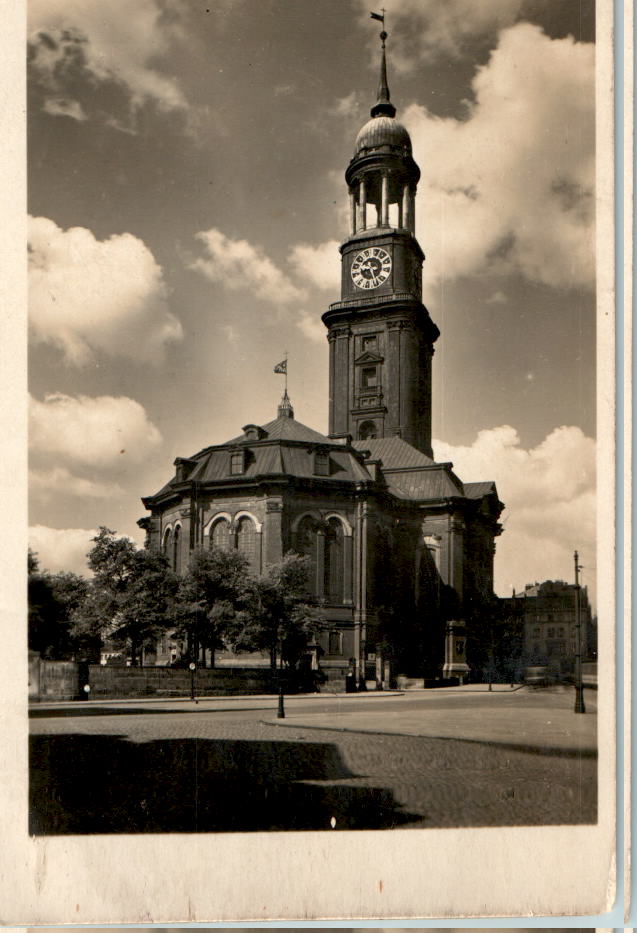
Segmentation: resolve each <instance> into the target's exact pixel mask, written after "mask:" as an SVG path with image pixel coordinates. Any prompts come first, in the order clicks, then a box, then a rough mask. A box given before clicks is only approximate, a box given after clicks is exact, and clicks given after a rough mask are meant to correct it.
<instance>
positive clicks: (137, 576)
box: [73, 527, 178, 666]
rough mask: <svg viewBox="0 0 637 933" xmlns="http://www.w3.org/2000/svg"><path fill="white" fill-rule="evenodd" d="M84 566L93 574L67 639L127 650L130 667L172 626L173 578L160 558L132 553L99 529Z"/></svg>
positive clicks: (121, 541)
mask: <svg viewBox="0 0 637 933" xmlns="http://www.w3.org/2000/svg"><path fill="white" fill-rule="evenodd" d="M93 541H94V546H93V548H92V549H91V551H90V553H89V555H88V564H89V567H90V568H91V570H92V571H93V573H94V578H93V580H92V581H91V585H90V589H89V592H88V594H87V598H86V599H85V600H84V601H83V602H82V604H81V605H80V606H78V608H77V610H76V611H75V612H74V613H73V623H74V624H73V634H74V636H75V637H76V638H77V639H78V640H80V641H83V642H84V643H85V644H86V643H90V642H91V641H92V640H94V639H96V638H99V639H101V640H102V641H103V640H104V639H108V641H110V642H111V644H113V646H115V647H125V648H127V649H128V650H130V657H131V664H132V665H133V666H136V665H137V664H138V663H139V662H141V661H142V659H143V651H144V649H146V648H149V647H152V646H154V643H155V642H156V641H157V639H158V637H159V636H160V635H161V634H162V633H163V632H165V631H166V630H167V629H169V628H170V627H171V626H172V624H173V614H174V600H175V596H176V592H177V586H178V578H177V577H176V576H175V574H174V573H173V572H172V571H171V570H170V568H169V566H168V561H167V560H166V558H165V557H164V555H163V554H158V553H156V552H154V551H147V550H145V549H141V550H140V549H138V548H137V547H136V545H135V544H134V543H133V542H132V541H131V540H129V539H128V538H118V537H116V535H115V532H114V531H111V529H110V528H105V527H101V528H100V530H99V533H98V534H97V536H96V537H95V538H93Z"/></svg>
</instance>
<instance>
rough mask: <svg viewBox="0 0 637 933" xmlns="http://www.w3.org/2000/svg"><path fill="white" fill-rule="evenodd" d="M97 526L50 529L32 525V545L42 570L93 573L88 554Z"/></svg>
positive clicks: (30, 539) (30, 541)
mask: <svg viewBox="0 0 637 933" xmlns="http://www.w3.org/2000/svg"><path fill="white" fill-rule="evenodd" d="M96 534H97V529H95V528H92V529H87V528H47V527H46V525H33V526H32V527H31V528H29V547H30V548H31V549H32V550H33V551H35V552H36V553H37V555H38V557H39V560H40V567H41V568H42V569H43V570H50V571H51V572H52V573H57V572H58V571H61V570H66V571H69V572H71V573H79V574H82V575H83V576H85V577H88V576H91V572H90V570H89V568H88V567H87V564H86V555H87V554H88V552H89V551H90V550H91V548H92V547H93V543H92V541H91V538H94V537H95V536H96Z"/></svg>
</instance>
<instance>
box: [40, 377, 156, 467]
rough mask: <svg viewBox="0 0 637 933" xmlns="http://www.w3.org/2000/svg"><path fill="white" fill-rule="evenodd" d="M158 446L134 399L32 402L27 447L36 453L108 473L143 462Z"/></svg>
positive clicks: (58, 396) (56, 397)
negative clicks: (110, 470) (129, 463)
mask: <svg viewBox="0 0 637 933" xmlns="http://www.w3.org/2000/svg"><path fill="white" fill-rule="evenodd" d="M160 443H161V434H160V433H159V431H158V430H157V428H156V427H155V425H154V424H153V423H152V422H151V421H150V420H149V418H148V415H147V414H146V411H145V410H144V408H143V406H142V405H140V404H139V402H136V401H135V400H134V399H131V398H126V397H119V398H114V397H112V396H109V395H103V396H97V397H95V398H90V397H88V396H86V395H78V396H75V397H73V396H70V395H63V394H61V393H57V394H54V395H47V396H45V399H44V401H43V402H41V401H39V400H38V399H34V398H31V400H30V406H29V446H30V448H31V450H32V451H33V452H34V453H37V454H49V455H54V456H56V457H57V458H62V459H67V460H70V461H72V462H74V463H77V464H84V465H90V466H94V467H97V468H98V469H100V468H104V469H108V468H111V467H114V466H119V465H122V464H124V463H126V462H132V463H141V462H143V461H144V460H145V459H146V458H147V457H148V455H149V454H150V453H151V452H152V451H154V450H155V449H156V448H157V447H158V446H159V444H160Z"/></svg>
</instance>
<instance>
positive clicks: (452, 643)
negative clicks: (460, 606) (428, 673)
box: [442, 621, 469, 684]
mask: <svg viewBox="0 0 637 933" xmlns="http://www.w3.org/2000/svg"><path fill="white" fill-rule="evenodd" d="M466 655H467V638H466V632H465V626H464V622H462V621H452V622H447V632H446V635H445V663H444V666H443V668H442V676H443V677H457V678H458V679H459V680H460V683H461V684H462V683H464V681H465V680H466V678H467V675H468V673H469V665H468V664H467V656H466Z"/></svg>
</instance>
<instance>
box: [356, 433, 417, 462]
mask: <svg viewBox="0 0 637 933" xmlns="http://www.w3.org/2000/svg"><path fill="white" fill-rule="evenodd" d="M352 447H355V448H356V449H357V450H369V452H370V454H371V458H372V460H382V463H383V470H400V469H406V468H411V467H422V466H432V465H433V464H434V461H433V460H432V459H431V457H428V456H427V455H426V454H423V453H421V451H419V450H416V448H415V447H412V446H411V444H408V443H407V441H404V440H403V439H402V437H377V438H373V439H370V440H367V441H353V442H352Z"/></svg>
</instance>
